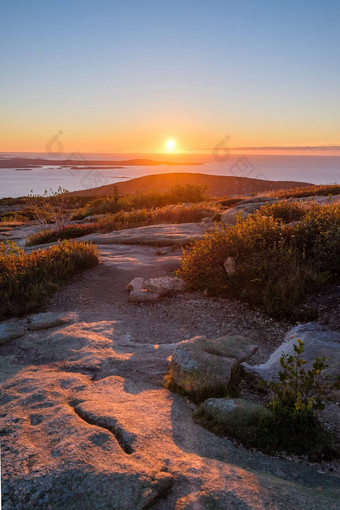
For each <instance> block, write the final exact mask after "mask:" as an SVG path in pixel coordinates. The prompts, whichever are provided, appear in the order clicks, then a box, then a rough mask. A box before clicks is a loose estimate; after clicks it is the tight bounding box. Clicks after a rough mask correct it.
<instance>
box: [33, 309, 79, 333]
mask: <svg viewBox="0 0 340 510" xmlns="http://www.w3.org/2000/svg"><path fill="white" fill-rule="evenodd" d="M27 320H28V329H29V330H31V331H39V330H40V329H50V328H56V327H58V326H65V325H66V324H69V323H70V322H75V321H76V320H77V314H76V313H74V312H67V313H66V312H63V313H53V312H45V313H37V314H35V315H30V316H29V317H28V319H27Z"/></svg>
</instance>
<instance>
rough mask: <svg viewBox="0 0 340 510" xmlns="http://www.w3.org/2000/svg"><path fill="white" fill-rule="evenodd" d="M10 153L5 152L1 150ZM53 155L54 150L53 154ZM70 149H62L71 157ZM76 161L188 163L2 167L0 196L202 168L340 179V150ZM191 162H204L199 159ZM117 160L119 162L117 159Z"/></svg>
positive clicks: (253, 174) (270, 177) (318, 181)
mask: <svg viewBox="0 0 340 510" xmlns="http://www.w3.org/2000/svg"><path fill="white" fill-rule="evenodd" d="M0 156H4V154H2V155H1V154H0ZM6 156H7V157H8V156H11V157H15V156H21V157H41V158H46V157H47V156H46V154H42V153H34V154H33V153H30V154H28V153H25V154H24V153H20V154H19V153H17V154H13V153H12V154H10V155H9V154H7V155H6ZM50 157H52V156H50ZM68 157H69V155H62V159H63V158H65V159H66V158H68ZM81 158H82V159H79V158H76V159H75V163H76V164H78V165H82V164H83V163H84V161H87V162H91V161H93V160H95V159H96V160H106V161H107V160H112V161H124V160H128V159H135V158H148V159H153V160H157V161H177V162H182V163H186V164H178V165H171V164H162V165H159V166H125V167H124V166H123V165H122V168H109V167H108V168H104V169H103V168H101V169H95V170H90V169H88V168H85V169H81V170H80V169H79V170H75V169H71V168H70V167H69V168H67V167H66V168H65V167H64V168H62V167H60V166H59V165H55V164H54V165H51V166H43V167H41V168H32V169H24V166H19V167H18V168H19V170H18V169H16V168H0V198H3V197H18V196H25V195H27V194H29V193H31V192H33V193H35V194H36V193H38V194H41V193H43V192H44V191H45V190H50V189H52V190H53V191H56V190H57V189H58V187H59V186H60V187H61V188H63V189H66V190H68V191H76V190H81V189H86V188H92V187H97V186H103V185H105V184H113V183H116V182H119V181H124V180H127V179H133V178H135V177H142V176H144V175H149V174H159V173H168V172H199V173H205V174H210V175H234V176H237V177H250V178H256V179H268V180H280V181H281V180H293V181H302V182H309V183H313V184H334V183H337V184H339V183H340V155H328V154H321V155H306V154H304V155H295V154H294V155H291V154H290V155H287V154H281V153H280V154H259V153H257V154H246V153H242V154H232V155H231V156H230V157H229V158H228V159H227V158H226V157H223V155H222V156H219V155H217V156H216V155H215V156H214V155H212V154H204V155H202V154H176V155H174V154H171V155H169V154H122V153H120V154H107V153H105V154H83V155H82V156H81ZM190 163H201V164H199V165H196V164H195V165H194V164H190ZM115 166H117V165H115Z"/></svg>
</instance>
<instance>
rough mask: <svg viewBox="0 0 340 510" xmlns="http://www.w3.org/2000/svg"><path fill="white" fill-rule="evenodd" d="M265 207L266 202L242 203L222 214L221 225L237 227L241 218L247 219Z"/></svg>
mask: <svg viewBox="0 0 340 510" xmlns="http://www.w3.org/2000/svg"><path fill="white" fill-rule="evenodd" d="M263 205H264V202H248V201H247V202H246V203H243V202H241V203H240V204H237V205H235V206H234V207H231V208H230V209H228V210H227V211H225V212H223V213H222V214H221V223H223V224H224V225H227V226H228V227H232V226H233V225H236V223H237V218H238V217H239V216H240V217H242V218H243V219H245V218H247V217H248V216H249V214H252V213H253V212H255V211H257V210H258V209H259V208H260V207H262V206H263Z"/></svg>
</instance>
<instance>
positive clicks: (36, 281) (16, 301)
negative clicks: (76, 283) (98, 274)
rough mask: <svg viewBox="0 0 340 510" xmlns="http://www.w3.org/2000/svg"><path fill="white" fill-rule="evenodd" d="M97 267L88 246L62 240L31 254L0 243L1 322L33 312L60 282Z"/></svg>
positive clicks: (94, 251) (92, 248)
mask: <svg viewBox="0 0 340 510" xmlns="http://www.w3.org/2000/svg"><path fill="white" fill-rule="evenodd" d="M96 264H98V255H97V249H96V248H95V246H93V245H91V244H89V243H76V242H74V241H73V242H72V241H64V242H63V243H61V244H59V245H57V246H51V247H50V248H49V249H47V250H37V251H34V252H32V253H25V252H24V251H23V250H22V249H20V248H18V247H17V246H16V245H13V244H11V245H10V244H8V243H0V295H1V300H0V320H4V319H7V318H9V317H12V316H16V315H22V314H24V313H28V312H32V311H34V310H36V309H37V308H38V307H39V306H40V305H41V304H42V303H43V301H44V299H45V298H46V297H47V296H48V295H49V294H50V293H51V292H53V291H54V290H56V289H57V288H58V286H59V285H60V284H61V283H63V282H64V281H66V280H67V279H68V278H70V277H71V276H72V275H73V274H75V273H78V272H80V271H83V270H84V269H86V268H89V267H93V266H95V265H96Z"/></svg>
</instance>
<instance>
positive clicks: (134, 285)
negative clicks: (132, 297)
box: [126, 278, 144, 291]
mask: <svg viewBox="0 0 340 510" xmlns="http://www.w3.org/2000/svg"><path fill="white" fill-rule="evenodd" d="M143 283H144V278H134V279H133V280H131V282H130V283H129V284H128V285H127V287H126V289H127V290H130V291H131V290H142V289H143Z"/></svg>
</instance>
